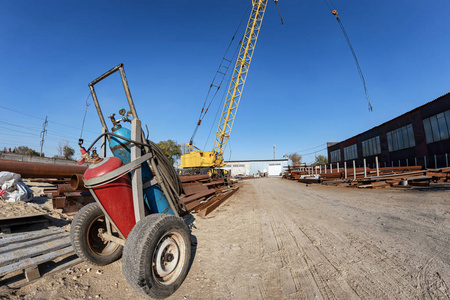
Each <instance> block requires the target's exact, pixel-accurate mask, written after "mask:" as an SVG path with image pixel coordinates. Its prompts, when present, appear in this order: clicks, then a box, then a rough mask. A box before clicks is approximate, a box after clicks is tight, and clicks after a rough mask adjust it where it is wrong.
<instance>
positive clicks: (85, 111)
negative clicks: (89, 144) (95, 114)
mask: <svg viewBox="0 0 450 300" xmlns="http://www.w3.org/2000/svg"><path fill="white" fill-rule="evenodd" d="M90 96H91V92H89V95H88V96H87V98H86V109H85V110H84V117H83V124H82V125H81V133H80V139H79V140H81V139H82V138H83V129H84V121H85V120H86V114H87V110H88V106H89V105H91V104H90V103H88V99H89V97H90Z"/></svg>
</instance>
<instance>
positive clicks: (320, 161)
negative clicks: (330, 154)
mask: <svg viewBox="0 0 450 300" xmlns="http://www.w3.org/2000/svg"><path fill="white" fill-rule="evenodd" d="M327 163H328V158H327V157H326V156H325V155H317V156H316V161H315V162H314V164H315V165H325V164H327Z"/></svg>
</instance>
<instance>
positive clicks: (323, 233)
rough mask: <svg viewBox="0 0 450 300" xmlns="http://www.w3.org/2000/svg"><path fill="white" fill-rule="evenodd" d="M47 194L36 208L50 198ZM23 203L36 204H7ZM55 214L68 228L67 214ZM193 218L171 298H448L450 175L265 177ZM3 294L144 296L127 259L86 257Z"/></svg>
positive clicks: (6, 206)
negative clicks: (360, 179) (396, 181)
mask: <svg viewBox="0 0 450 300" xmlns="http://www.w3.org/2000/svg"><path fill="white" fill-rule="evenodd" d="M40 201H41V204H39V205H37V208H36V209H38V210H39V209H43V208H42V207H45V206H46V205H48V204H47V203H45V201H43V200H42V199H41V200H40ZM16 206H17V207H19V206H23V207H30V206H31V207H34V206H35V205H30V204H24V203H20V204H4V203H3V204H2V205H1V206H0V211H3V212H4V211H7V210H14V207H16ZM43 210H45V209H43ZM17 211H19V210H18V209H17ZM0 217H1V214H0ZM52 217H53V218H55V219H59V220H60V221H59V222H60V225H61V226H64V228H67V226H68V225H67V222H68V221H69V220H66V219H64V218H65V217H64V214H60V213H58V212H52ZM186 221H187V223H188V224H189V226H190V227H191V229H192V236H193V239H194V240H196V241H197V246H196V247H195V248H193V256H194V259H193V263H192V266H191V269H190V271H189V273H188V276H187V278H186V280H185V282H184V283H183V285H182V286H181V287H180V288H179V289H178V291H176V292H175V294H173V295H172V296H171V297H170V299H449V298H450V289H449V284H450V185H448V184H447V185H434V187H433V188H413V189H407V188H398V189H394V188H389V189H378V190H359V189H350V188H345V187H329V186H319V185H305V184H301V183H298V182H295V181H287V180H283V179H280V178H260V179H253V180H247V181H245V182H244V183H243V185H242V188H241V189H240V190H239V191H238V192H237V193H236V194H235V195H233V196H232V197H231V198H230V199H228V200H227V201H226V202H225V203H224V204H223V205H222V206H221V207H219V208H218V209H216V210H215V211H214V212H213V213H212V214H210V215H209V216H208V217H207V218H200V217H198V216H196V215H193V216H188V217H187V218H186ZM64 224H66V225H64ZM4 298H5V299H145V298H144V297H142V296H141V295H140V294H138V293H136V292H134V291H133V290H132V288H130V287H129V286H128V284H127V282H126V281H125V279H124V278H123V275H122V271H121V261H120V260H119V261H117V262H115V263H113V264H111V265H108V266H106V267H96V266H91V265H88V264H85V263H82V264H79V265H77V266H75V267H72V268H71V269H69V270H66V271H63V272H61V273H58V274H55V275H51V276H48V277H45V278H43V279H40V280H38V281H37V282H35V283H32V284H29V285H28V286H25V287H23V288H21V289H19V290H13V291H11V292H10V294H8V295H7V296H5V297H4Z"/></svg>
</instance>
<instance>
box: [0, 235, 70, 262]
mask: <svg viewBox="0 0 450 300" xmlns="http://www.w3.org/2000/svg"><path fill="white" fill-rule="evenodd" d="M68 235H69V234H68V233H67V232H64V231H63V232H57V233H54V234H51V235H46V236H41V237H39V238H36V239H32V240H28V241H17V242H14V243H9V244H8V245H6V246H4V247H1V248H0V254H3V253H8V252H12V251H16V250H19V249H25V248H32V247H35V246H36V245H39V244H43V243H47V242H50V241H53V240H55V239H59V238H63V237H66V236H68ZM30 250H31V249H30ZM0 261H1V258H0Z"/></svg>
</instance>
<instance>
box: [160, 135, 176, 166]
mask: <svg viewBox="0 0 450 300" xmlns="http://www.w3.org/2000/svg"><path fill="white" fill-rule="evenodd" d="M157 145H158V147H159V148H161V150H162V151H163V152H164V154H166V156H167V158H168V159H169V160H170V162H171V163H172V164H174V163H175V161H176V160H177V159H179V158H180V155H181V146H180V145H179V144H177V142H176V141H174V140H167V141H161V142H159V143H158V144H157Z"/></svg>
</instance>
